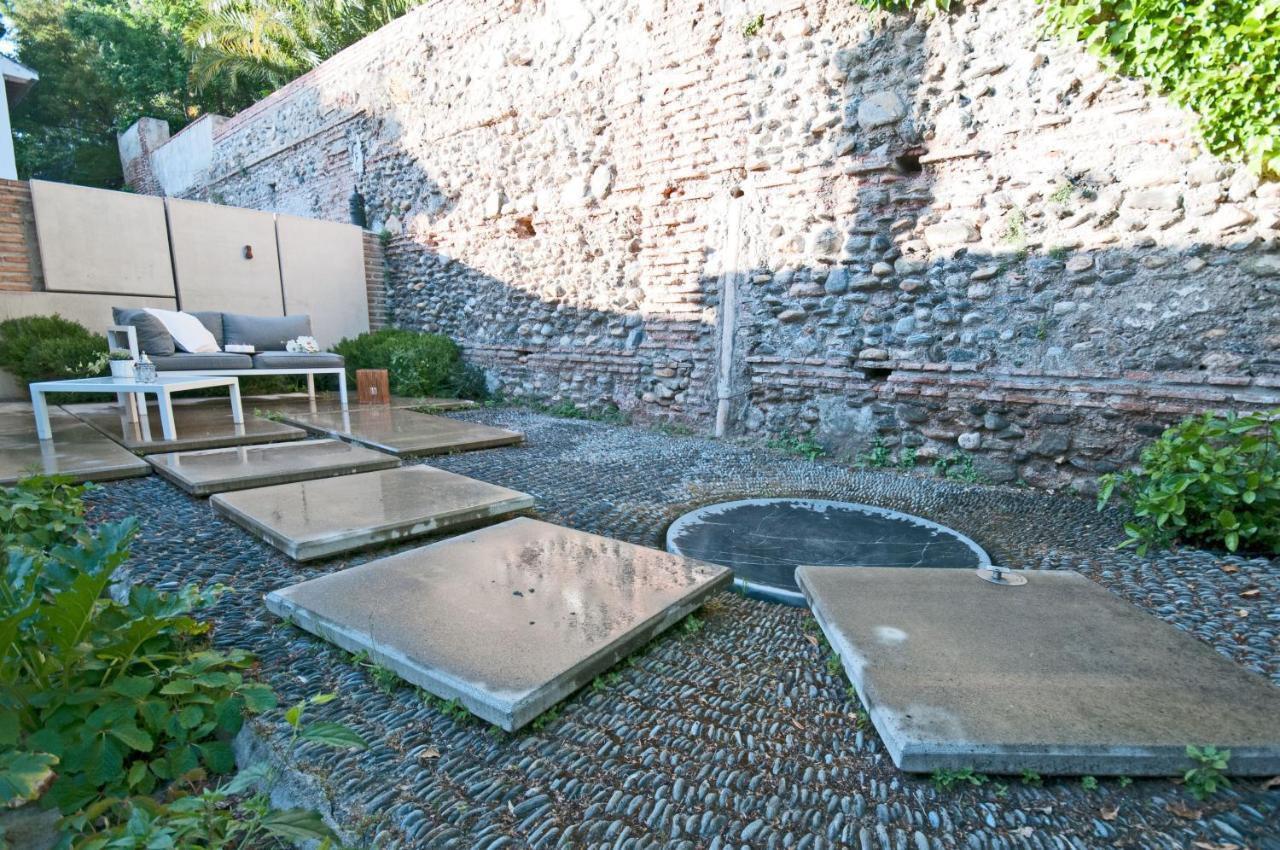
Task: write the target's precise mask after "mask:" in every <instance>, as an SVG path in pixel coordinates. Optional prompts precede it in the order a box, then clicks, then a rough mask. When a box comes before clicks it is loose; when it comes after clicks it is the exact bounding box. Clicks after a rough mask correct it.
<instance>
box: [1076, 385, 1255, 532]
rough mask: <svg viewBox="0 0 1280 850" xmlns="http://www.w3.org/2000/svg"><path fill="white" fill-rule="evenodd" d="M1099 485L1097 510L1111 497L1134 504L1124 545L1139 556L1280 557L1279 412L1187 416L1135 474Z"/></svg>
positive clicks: (1147, 454) (1104, 480)
mask: <svg viewBox="0 0 1280 850" xmlns="http://www.w3.org/2000/svg"><path fill="white" fill-rule="evenodd" d="M1100 483H1101V487H1100V489H1099V491H1098V509H1099V510H1101V509H1102V508H1103V506H1105V505H1106V504H1107V503H1108V502H1109V501H1110V499H1111V497H1112V495H1113V494H1119V495H1120V496H1121V497H1122V498H1123V499H1124V500H1125V501H1127V502H1128V503H1129V504H1130V505H1131V506H1132V508H1133V513H1134V517H1135V519H1136V521H1135V522H1131V523H1127V524H1126V525H1125V533H1126V535H1127V536H1128V539H1126V540H1125V541H1124V543H1123V544H1121V545H1124V546H1132V545H1136V546H1137V547H1138V553H1139V554H1143V555H1145V554H1146V552H1147V549H1148V548H1149V547H1150V546H1157V547H1164V546H1169V545H1172V544H1174V543H1177V542H1185V543H1192V544H1209V545H1222V546H1226V547H1227V549H1228V550H1230V551H1232V552H1235V551H1236V550H1238V549H1242V548H1243V549H1245V550H1250V551H1260V552H1270V553H1272V554H1280V408H1277V409H1276V410H1272V411H1270V412H1269V413H1254V414H1251V415H1247V416H1239V415H1237V414H1235V413H1228V414H1227V415H1226V416H1217V415H1215V414H1213V413H1205V414H1203V415H1201V416H1193V417H1189V418H1187V419H1185V420H1183V421H1182V422H1181V423H1179V424H1178V425H1175V426H1174V427H1172V428H1170V429H1168V430H1167V431H1165V432H1164V434H1162V435H1161V437H1160V439H1159V440H1157V441H1156V442H1154V443H1152V444H1151V445H1149V446H1147V448H1146V449H1144V450H1143V452H1142V457H1141V464H1140V467H1139V469H1138V470H1136V471H1134V470H1130V471H1127V472H1124V473H1121V474H1118V475H1107V476H1103V478H1102V479H1101V482H1100Z"/></svg>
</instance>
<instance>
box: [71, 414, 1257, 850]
mask: <svg viewBox="0 0 1280 850" xmlns="http://www.w3.org/2000/svg"><path fill="white" fill-rule="evenodd" d="M452 415H454V416H456V417H457V418H462V419H471V420H474V421H480V422H484V423H487V424H490V425H498V426H502V427H507V428H514V429H516V430H519V431H523V432H524V433H525V434H526V435H527V443H526V445H524V446H522V447H516V448H506V449H494V450H488V451H481V452H472V453H468V454H460V455H452V456H445V457H435V458H431V459H430V462H431V463H432V464H433V465H435V466H439V467H442V468H445V469H449V470H451V471H453V472H458V473H462V474H465V475H470V476H472V477H475V478H478V479H482V480H485V481H490V482H493V483H495V484H501V485H504V486H507V487H514V488H516V489H519V490H523V491H526V492H528V493H531V494H533V495H534V496H536V497H537V499H538V505H539V507H538V515H539V516H541V517H542V518H544V519H546V520H548V521H551V522H558V523H563V524H565V525H569V526H573V527H576V528H581V529H584V530H586V531H592V532H596V533H600V534H606V535H610V536H613V537H617V538H620V539H623V540H627V541H630V542H634V543H640V544H645V545H652V546H661V545H662V536H663V533H664V531H665V529H666V526H667V525H668V524H669V523H670V522H671V521H673V520H674V519H675V518H676V517H678V516H679V515H681V514H683V513H685V512H686V511H688V510H690V509H692V508H693V507H696V506H699V505H703V504H708V503H711V502H717V501H723V500H727V499H737V498H745V497H751V496H788V495H793V496H808V497H815V498H830V499H843V500H849V501H855V502H865V503H869V504H874V505H880V506H883V507H887V508H893V509H895V510H900V511H906V512H908V513H913V514H918V515H920V516H924V517H927V518H929V519H932V520H934V521H936V522H940V523H943V524H945V525H949V526H951V527H953V528H956V529H957V530H959V531H961V532H963V533H964V534H967V535H969V536H970V537H972V538H973V539H974V540H976V541H977V542H978V543H979V544H980V545H982V546H983V547H984V548H986V549H987V551H988V552H989V553H990V554H991V556H992V558H993V559H994V560H996V561H997V562H1002V563H1005V564H1008V565H1010V566H1013V567H1018V568H1028V569H1062V568H1071V569H1076V570H1079V571H1081V572H1084V573H1086V574H1087V575H1089V576H1091V577H1092V578H1094V579H1095V580H1096V581H1098V582H1100V583H1101V584H1102V585H1104V586H1105V587H1107V588H1108V589H1110V590H1111V591H1112V592H1114V593H1117V594H1119V595H1120V596H1122V597H1124V598H1125V599H1128V600H1129V601H1131V602H1133V603H1135V604H1137V605H1139V606H1141V607H1143V608H1145V609H1147V610H1148V611H1150V612H1152V613H1154V614H1155V615H1157V616H1159V617H1160V618H1162V619H1164V620H1166V621H1167V622H1170V623H1172V624H1174V625H1175V626H1177V627H1178V628H1181V629H1184V630H1186V631H1189V632H1191V633H1192V634H1194V635H1196V636H1197V637H1199V638H1200V639H1202V640H1205V641H1207V642H1208V643H1210V644H1211V645H1212V646H1213V647H1214V648H1215V649H1217V650H1218V651H1219V652H1221V653H1222V654H1223V655H1226V656H1227V657H1229V658H1232V659H1234V660H1235V661H1236V662H1238V663H1240V664H1242V665H1244V666H1246V667H1248V668H1250V669H1252V670H1254V671H1256V672H1258V673H1261V674H1263V675H1265V676H1268V677H1270V678H1271V680H1272V681H1274V682H1277V683H1280V641H1278V639H1277V633H1278V632H1280V610H1278V609H1277V600H1278V599H1280V561H1277V560H1275V559H1271V560H1269V559H1265V558H1252V559H1249V558H1242V557H1228V556H1224V555H1220V554H1214V553H1210V552H1203V551H1196V550H1186V549H1184V550H1181V551H1178V552H1174V553H1162V554H1156V555H1153V556H1150V557H1148V558H1138V557H1136V556H1135V555H1133V554H1130V553H1128V552H1117V551H1115V550H1114V549H1113V548H1112V544H1114V542H1115V541H1116V540H1118V539H1120V517H1119V515H1118V514H1116V513H1114V512H1106V513H1102V514H1099V513H1097V512H1095V510H1094V508H1093V505H1092V503H1091V502H1088V501H1086V500H1082V499H1077V498H1072V497H1067V496H1052V495H1049V494H1044V493H1037V492H1034V491H1031V490H1023V489H1015V488H1005V487H987V486H975V485H964V484H955V483H950V482H943V481H938V480H934V479H929V478H925V477H919V476H914V475H908V474H903V473H892V472H871V471H856V470H850V469H847V468H844V467H842V466H839V465H837V464H834V463H826V462H824V461H821V460H819V461H816V462H815V461H808V460H805V459H799V458H791V457H787V456H784V455H781V454H779V453H778V452H775V451H771V450H768V449H763V448H760V447H752V446H749V445H746V444H737V443H733V442H726V441H713V440H709V439H704V438H701V437H688V436H680V435H672V434H665V433H660V432H657V431H648V430H644V429H640V428H630V427H618V426H614V425H606V424H601V423H595V422H586V421H577V420H565V419H557V418H553V417H549V416H546V415H541V414H536V413H530V412H527V411H521V410H516V409H494V410H480V411H474V412H470V413H465V414H452ZM92 498H93V508H92V515H93V517H94V518H96V519H117V518H121V517H124V516H129V515H136V516H137V517H139V519H140V520H141V526H142V531H141V534H140V537H139V539H138V541H137V542H136V543H135V546H134V550H133V557H132V558H131V560H130V562H129V563H130V567H129V569H130V574H131V578H132V579H133V580H136V581H145V582H150V583H152V584H156V585H159V586H162V587H166V588H174V587H177V586H180V585H182V584H185V583H191V582H195V583H199V584H202V585H208V584H212V583H221V584H224V585H227V586H228V587H229V588H231V590H229V591H228V592H227V593H226V594H225V595H224V596H223V597H222V599H221V600H220V601H219V602H218V603H217V606H216V607H215V608H214V609H213V610H212V611H211V612H210V616H211V619H212V620H213V621H214V622H215V632H214V640H215V642H217V643H218V644H220V645H224V646H242V647H245V648H248V649H250V650H252V651H253V652H255V653H257V655H258V657H259V659H260V661H261V675H262V676H263V677H264V678H265V679H266V680H267V681H268V682H270V683H271V684H272V685H273V686H274V687H275V688H276V689H277V691H278V692H279V693H280V695H281V699H282V701H283V702H292V701H294V700H298V699H301V698H303V697H305V696H307V695H310V694H315V693H320V692H325V691H336V692H337V693H338V694H339V695H340V699H338V700H336V701H334V702H332V703H329V704H328V705H325V706H320V707H316V708H315V709H312V710H311V712H312V714H311V716H313V717H315V718H317V719H321V718H323V719H332V720H340V721H342V722H345V723H348V724H350V725H351V726H353V727H354V728H356V729H357V730H358V731H359V732H361V733H362V734H363V735H364V736H365V737H366V738H367V739H368V740H370V741H371V742H373V745H372V746H371V748H370V749H368V750H366V751H364V752H357V753H350V752H337V751H333V750H326V749H322V748H318V747H315V746H314V745H303V746H302V747H300V748H299V749H297V750H296V751H295V753H294V756H293V757H292V760H291V766H292V767H293V768H294V769H295V770H297V771H300V772H302V773H304V774H308V775H310V776H313V777H315V778H316V779H317V780H318V782H319V783H320V785H321V786H322V787H323V789H324V791H325V793H326V794H327V796H328V797H329V801H330V804H331V808H332V812H333V814H334V817H335V818H336V820H337V822H338V823H339V825H340V826H341V827H342V828H343V830H344V831H345V832H346V833H347V835H348V836H349V837H350V838H351V839H352V843H353V845H354V846H358V847H378V848H476V850H482V848H487V850H497V848H503V847H506V848H524V847H530V848H544V847H572V848H657V847H663V848H681V850H694V848H708V850H720V849H721V848H724V850H728V848H735V850H739V849H740V848H752V850H755V848H784V847H786V848H790V847H795V848H813V850H818V849H819V848H844V847H849V848H858V850H936V848H974V850H979V848H1077V850H1079V848H1095V847H1098V848H1101V847H1143V848H1145V847H1152V848H1179V850H1181V849H1182V848H1208V850H1228V848H1232V847H1235V848H1251V850H1272V848H1276V850H1280V789H1273V790H1269V791H1268V790H1264V787H1263V784H1262V782H1260V781H1257V780H1247V781H1246V780H1238V781H1237V782H1236V783H1235V785H1234V787H1233V788H1232V789H1230V790H1229V791H1227V792H1224V793H1221V794H1219V795H1218V796H1216V797H1214V798H1212V799H1211V800H1210V801H1208V802H1206V803H1199V802H1197V801H1196V800H1195V799H1194V798H1193V797H1191V796H1190V795H1189V794H1188V793H1187V792H1186V791H1185V790H1184V789H1182V788H1181V787H1180V786H1179V785H1178V784H1176V783H1174V782H1171V781H1169V780H1138V781H1135V782H1133V784H1131V785H1128V786H1127V787H1124V786H1122V784H1121V783H1120V782H1119V781H1117V780H1115V779H1104V780H1102V781H1101V782H1100V787H1099V788H1098V789H1096V790H1086V789H1085V788H1083V787H1082V785H1081V783H1080V781H1079V780H1074V779H1046V780H1045V781H1044V784H1043V786H1042V787H1032V786H1029V785H1027V784H1024V783H1023V782H1022V781H1021V780H1020V779H1019V778H1017V777H992V778H991V781H989V782H987V783H986V784H985V785H982V786H980V787H973V786H966V787H963V788H959V789H956V788H952V789H950V790H939V789H936V788H935V787H934V785H933V784H932V783H931V782H930V780H929V778H928V777H917V776H910V775H908V774H904V773H901V772H899V771H898V770H897V769H896V768H894V766H893V763H892V762H891V760H890V759H889V757H888V756H887V754H886V753H885V752H884V750H883V747H882V745H881V743H880V741H879V739H878V738H877V736H876V734H875V732H874V730H872V729H869V728H868V729H859V727H858V716H857V710H858V706H857V703H856V702H855V701H853V700H851V698H850V697H849V696H848V694H847V689H848V684H847V682H846V681H845V680H844V678H843V675H842V674H834V675H833V674H832V673H830V672H828V669H827V664H826V661H827V656H826V650H824V649H823V648H821V647H820V646H819V645H818V644H819V642H818V640H817V638H816V637H815V636H814V631H813V626H812V618H811V617H810V616H809V614H808V612H807V611H806V610H803V609H799V608H790V607H785V606H782V605H776V604H772V603H769V602H763V601H756V600H749V599H745V598H743V597H741V596H739V595H737V594H735V593H729V592H726V593H723V594H720V595H719V596H718V597H716V598H715V599H713V600H712V601H711V603H710V604H708V605H707V606H706V608H705V609H704V610H703V613H702V619H703V622H704V626H703V627H702V628H701V629H700V630H697V631H686V632H680V633H674V632H673V633H669V634H668V635H667V636H665V637H663V638H661V639H660V640H658V641H657V642H656V643H655V644H654V645H653V646H652V647H651V648H650V649H649V650H648V651H647V652H645V653H642V654H640V655H638V657H636V658H635V659H634V660H633V662H632V663H630V664H627V665H623V666H621V667H620V668H617V669H616V670H615V671H613V672H612V673H611V674H610V675H608V676H605V677H602V678H601V679H599V680H597V682H596V685H595V686H593V687H590V688H587V689H584V690H583V691H582V692H580V693H579V694H577V695H575V696H573V697H571V698H570V699H569V700H567V701H566V702H565V703H564V704H562V706H561V707H560V709H559V712H558V716H555V717H554V718H553V719H550V720H549V721H548V722H546V723H545V724H541V725H539V726H538V728H536V729H535V728H533V727H530V729H528V730H526V731H524V732H521V733H519V734H515V735H506V734H503V733H499V732H497V731H496V730H493V729H492V728H491V727H489V726H487V724H484V723H482V722H479V721H474V720H471V721H468V720H466V719H459V718H456V717H453V716H451V715H449V714H446V713H444V712H442V711H441V710H439V708H438V707H435V706H433V705H431V704H429V703H426V702H424V701H423V700H422V699H421V698H420V697H419V695H418V694H417V693H416V692H415V691H414V690H413V689H411V688H409V687H407V686H406V687H400V688H397V689H394V690H393V691H391V692H390V693H388V692H385V691H384V690H383V689H380V688H379V686H378V684H377V683H376V682H375V680H374V677H373V676H372V675H371V671H369V670H367V669H364V668H362V667H359V666H356V665H353V664H352V663H351V661H350V659H349V657H348V656H347V655H346V653H344V652H342V651H341V650H339V649H337V648H336V647H332V646H330V645H329V644H327V643H325V642H324V641H321V640H319V639H318V638H314V637H312V636H311V635H309V634H307V633H305V632H303V631H301V630H299V629H296V628H294V627H292V626H290V625H288V624H286V623H284V622H282V621H280V620H278V619H276V618H275V617H274V616H272V615H271V614H270V613H268V612H267V611H266V609H265V608H264V607H263V606H262V602H261V597H262V595H263V594H264V593H265V592H267V591H268V590H271V589H273V588H276V587H280V586H284V585H287V584H291V583H294V582H297V581H301V580H304V579H306V578H308V577H312V576H314V575H317V574H319V573H321V572H327V571H333V570H338V569H342V568H345V567H347V566H350V565H352V564H356V563H362V562H364V561H367V560H370V559H371V558H374V557H380V556H382V555H385V554H389V553H390V552H394V551H399V550H402V549H405V548H411V547H412V545H414V544H402V545H399V546H396V547H392V548H388V549H382V550H378V551H376V552H372V553H362V554H360V555H359V556H357V557H347V558H335V559H332V560H328V561H323V562H320V563H318V564H311V565H307V566H299V565H297V564H294V563H292V562H291V561H289V560H288V559H287V558H286V557H284V556H283V555H282V554H280V553H278V552H276V551H275V550H274V549H272V548H271V547H269V546H267V545H266V544H263V543H260V542H258V541H256V540H255V539H253V538H252V537H250V536H249V535H248V534H247V533H245V532H244V531H242V530H241V529H240V528H238V527H237V526H235V525H233V524H231V523H230V522H228V521H226V520H224V519H222V518H221V517H219V516H217V515H216V514H215V513H214V512H213V511H212V510H211V509H210V507H209V504H208V502H207V501H205V500H200V499H194V498H191V497H189V496H187V495H185V494H183V493H181V492H179V491H178V490H177V489H176V488H174V487H173V486H171V485H169V484H167V483H165V482H164V481H163V480H161V479H159V478H157V477H155V476H151V477H148V478H144V479H134V480H130V481H122V482H116V483H111V484H106V485H103V488H102V489H101V490H100V491H99V492H98V493H96V494H95V495H94V496H93V497H92ZM511 651H512V652H519V651H520V649H519V647H512V650H511ZM277 715H278V712H277ZM258 730H259V732H260V733H262V734H264V735H265V736H267V738H268V740H269V741H271V742H272V743H273V744H274V745H276V746H281V745H282V744H283V742H284V741H286V740H287V736H286V735H285V732H284V729H283V723H282V721H281V720H280V719H279V717H278V716H277V717H271V718H270V719H269V720H264V721H262V722H260V723H259V724H258ZM1188 743H1192V742H1188Z"/></svg>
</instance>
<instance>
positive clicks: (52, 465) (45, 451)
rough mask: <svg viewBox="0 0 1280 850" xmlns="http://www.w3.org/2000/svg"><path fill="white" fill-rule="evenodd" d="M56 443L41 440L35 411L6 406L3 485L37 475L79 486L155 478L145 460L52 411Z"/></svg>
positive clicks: (0, 459)
mask: <svg viewBox="0 0 1280 850" xmlns="http://www.w3.org/2000/svg"><path fill="white" fill-rule="evenodd" d="M49 426H50V428H51V429H52V431H53V438H52V439H49V440H41V439H39V438H38V437H36V421H35V417H34V416H33V415H32V413H31V405H30V404H24V403H7V404H3V405H0V484H12V483H14V482H16V481H18V480H19V479H22V478H26V477H28V476H31V475H36V474H39V475H65V476H68V477H69V478H71V479H73V480H75V481H114V480H116V479H120V478H135V477H138V476H141V475H150V474H151V467H150V466H148V465H147V462H146V461H145V460H143V459H142V458H140V457H138V456H137V455H135V454H134V453H133V452H130V451H128V450H126V449H124V448H121V447H120V446H119V445H117V444H116V443H115V442H113V441H112V440H109V439H108V438H107V437H105V436H103V435H102V434H100V433H99V432H98V431H96V430H94V429H93V428H91V427H89V426H88V425H86V424H85V423H83V422H81V421H80V420H78V419H76V418H75V417H74V416H71V415H70V414H67V413H64V412H62V411H60V410H58V409H57V408H50V410H49Z"/></svg>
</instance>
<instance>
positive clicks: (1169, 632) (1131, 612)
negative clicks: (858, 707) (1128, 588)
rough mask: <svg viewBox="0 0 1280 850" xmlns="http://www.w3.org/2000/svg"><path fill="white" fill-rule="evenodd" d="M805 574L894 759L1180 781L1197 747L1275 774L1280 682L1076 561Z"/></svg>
mask: <svg viewBox="0 0 1280 850" xmlns="http://www.w3.org/2000/svg"><path fill="white" fill-rule="evenodd" d="M1018 574H1019V575H1022V576H1025V577H1026V579H1027V583H1026V584H1025V585H1022V586H1020V587H999V586H996V585H993V584H991V583H989V582H985V581H983V580H981V579H979V578H978V577H977V576H976V575H974V574H973V573H972V572H968V571H961V570H948V569H920V568H911V569H892V568H890V569H875V568H867V569H848V568H839V567H812V566H803V567H800V568H799V569H798V570H797V571H796V575H797V578H798V580H799V584H800V587H801V589H802V590H803V591H804V594H805V596H806V597H807V598H808V599H809V602H810V604H811V605H812V607H813V613H814V616H815V617H817V619H818V623H819V624H820V625H821V627H822V630H823V632H824V633H825V634H826V636H827V640H828V641H830V643H831V646H832V648H833V649H834V650H835V651H836V652H837V653H839V655H840V659H841V662H842V663H843V665H844V669H845V672H847V673H848V675H849V678H850V679H851V680H852V681H853V683H854V686H855V687H856V688H857V690H858V695H859V696H860V697H861V698H862V702H863V704H864V705H865V706H866V708H867V711H868V713H869V714H870V716H871V720H872V722H873V723H874V724H875V727H876V730H877V731H878V732H879V733H880V737H881V738H882V739H884V743H885V746H886V748H887V749H888V751H889V754H890V755H891V756H892V757H893V761H894V763H895V764H896V765H898V767H900V768H902V769H903V770H908V771H919V772H924V771H933V770H937V769H954V768H965V767H971V768H974V769H975V770H979V771H985V772H989V773H1014V774H1016V773H1019V772H1021V771H1023V770H1033V771H1036V772H1038V773H1044V774H1050V773H1055V774H1062V773H1066V774H1092V775H1104V774H1111V775H1115V774H1125V775H1132V776H1137V775H1171V774H1176V773H1181V772H1182V771H1184V770H1186V769H1187V768H1188V767H1191V765H1190V764H1189V763H1188V761H1187V758H1186V755H1185V749H1186V746H1187V745H1188V744H1194V745H1196V746H1204V745H1212V746H1216V747H1226V748H1229V749H1230V750H1231V772H1233V773H1238V774H1241V775H1258V776H1261V775H1274V774H1276V773H1280V688H1277V687H1275V686H1274V685H1272V684H1271V683H1270V682H1268V681H1267V680H1265V679H1263V678H1262V677H1261V676H1256V675H1254V674H1252V673H1250V672H1249V671H1247V670H1245V669H1243V668H1241V667H1239V666H1237V665H1236V664H1234V663H1233V662H1231V661H1230V660H1228V659H1226V658H1224V657H1222V656H1221V655H1219V654H1218V653H1217V652H1215V651H1214V650H1213V649H1211V648H1210V647H1209V646H1207V645H1206V644H1204V643H1201V642H1200V641H1198V640H1196V639H1195V638H1193V637H1191V636H1189V635H1187V634H1185V633H1183V632H1180V631H1178V630H1177V629H1175V628H1174V627H1172V626H1170V625H1168V624H1166V623H1164V622H1162V621H1160V620H1158V619H1156V618H1155V617H1153V616H1151V615H1149V614H1147V613H1145V612H1143V611H1142V610H1141V609H1139V608H1137V607H1135V606H1133V605H1131V604H1129V603H1128V602H1126V601H1124V600H1123V599H1121V598H1120V597H1118V596H1115V595H1113V594H1111V593H1109V592H1108V591H1107V590H1106V589H1104V588H1102V587H1101V586H1099V585H1097V584H1095V583H1094V582H1092V581H1090V580H1089V579H1088V578H1086V577H1085V576H1082V575H1080V574H1079V573H1074V572H1069V571H1053V572H1048V571H1043V572H1042V571H1033V572H1023V573H1018Z"/></svg>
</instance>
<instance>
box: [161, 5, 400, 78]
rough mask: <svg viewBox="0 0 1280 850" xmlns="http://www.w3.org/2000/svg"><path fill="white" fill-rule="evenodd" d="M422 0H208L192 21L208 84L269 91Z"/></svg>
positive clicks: (191, 40)
mask: <svg viewBox="0 0 1280 850" xmlns="http://www.w3.org/2000/svg"><path fill="white" fill-rule="evenodd" d="M422 2H423V0H205V3H204V4H203V5H202V7H201V9H200V11H199V13H198V14H197V15H196V16H195V17H194V19H193V20H192V21H191V22H190V23H189V24H188V26H187V28H186V32H185V36H186V40H187V43H188V44H189V45H190V46H191V48H192V51H193V56H194V57H195V58H194V64H193V67H192V79H193V80H194V82H195V83H196V85H197V86H198V87H199V88H201V89H202V90H203V89H204V88H205V87H206V86H210V85H216V84H219V83H222V84H225V85H227V86H229V87H230V90H231V91H233V92H237V93H239V92H263V91H271V90H274V89H276V88H279V87H280V86H282V85H284V84H285V83H287V82H289V81H290V80H292V79H293V78H294V77H296V76H298V75H299V74H303V73H305V72H306V71H308V70H310V69H311V68H314V67H315V66H316V65H318V64H320V63H321V62H323V61H324V60H325V59H327V58H329V57H330V56H332V55H333V54H335V53H337V52H338V51H339V50H342V49H343V48H344V47H347V46H348V45H350V44H354V43H355V42H357V41H359V40H360V39H361V38H364V36H366V35H368V34H369V33H371V32H373V31H374V30H376V29H378V28H379V27H381V26H383V25H384V24H387V23H390V22H391V21H393V20H395V19H396V18H398V17H400V16H401V15H403V14H404V13H405V12H407V11H409V9H411V8H413V7H414V6H417V5H419V4H420V3H422Z"/></svg>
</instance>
